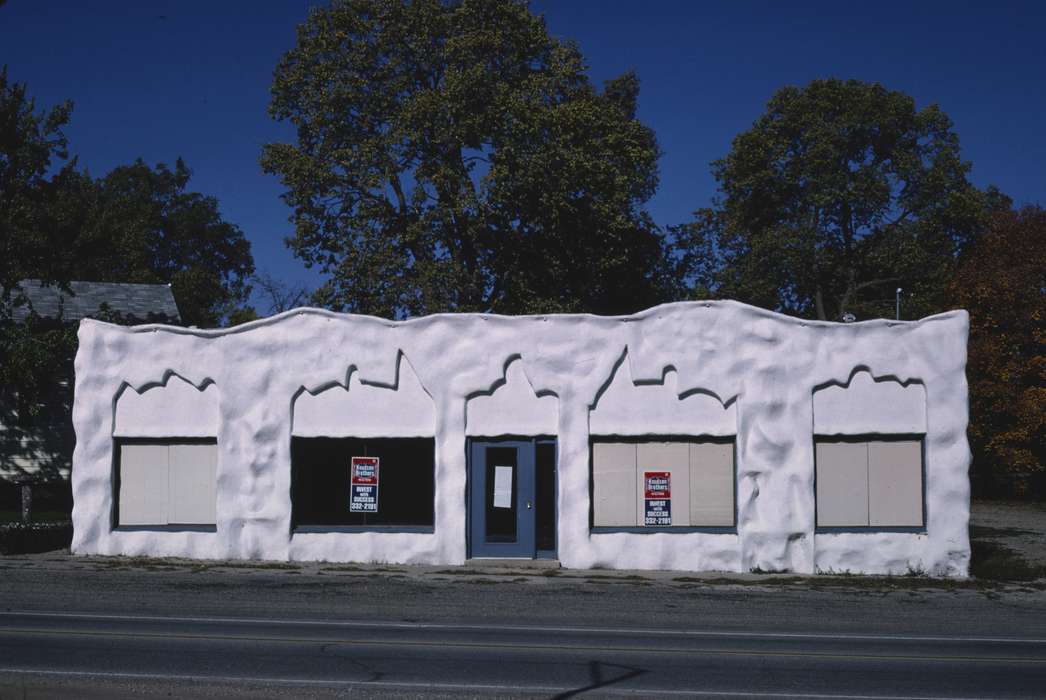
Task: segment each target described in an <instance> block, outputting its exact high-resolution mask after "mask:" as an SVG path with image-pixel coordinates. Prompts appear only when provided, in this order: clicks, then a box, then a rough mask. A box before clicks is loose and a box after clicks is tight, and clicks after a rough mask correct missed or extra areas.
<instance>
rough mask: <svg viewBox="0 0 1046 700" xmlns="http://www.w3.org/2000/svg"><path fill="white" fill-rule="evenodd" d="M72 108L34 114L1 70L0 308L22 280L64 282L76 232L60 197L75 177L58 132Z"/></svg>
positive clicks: (13, 297) (8, 304) (14, 296)
mask: <svg viewBox="0 0 1046 700" xmlns="http://www.w3.org/2000/svg"><path fill="white" fill-rule="evenodd" d="M71 111H72V104H71V103H69V102H64V103H62V104H60V105H58V106H56V107H54V108H52V109H50V110H42V111H38V110H37V109H36V105H35V102H34V100H33V99H32V98H31V97H30V96H29V94H28V92H27V89H26V86H25V84H23V83H15V82H12V81H10V80H9V79H8V76H7V67H6V66H5V67H3V68H0V309H2V308H6V309H7V310H8V313H9V310H10V307H11V305H12V304H14V303H17V301H18V299H17V297H18V296H19V295H18V283H19V282H20V281H21V280H23V279H26V278H27V277H36V278H39V279H43V280H45V281H47V282H55V281H57V282H64V281H67V280H68V275H69V267H70V263H71V261H72V259H73V258H72V255H71V252H72V241H73V240H74V239H75V236H76V233H77V229H76V227H75V226H71V225H69V221H68V219H67V218H66V217H64V216H62V215H61V207H59V206H58V203H59V202H60V201H61V193H62V192H63V191H64V190H65V188H66V187H67V185H68V183H69V182H70V181H72V180H74V179H75V178H76V177H77V173H76V169H75V165H76V164H75V160H70V159H69V157H68V143H67V141H66V137H65V134H64V133H63V131H62V129H63V127H65V126H66V124H68V122H69V115H70V113H71Z"/></svg>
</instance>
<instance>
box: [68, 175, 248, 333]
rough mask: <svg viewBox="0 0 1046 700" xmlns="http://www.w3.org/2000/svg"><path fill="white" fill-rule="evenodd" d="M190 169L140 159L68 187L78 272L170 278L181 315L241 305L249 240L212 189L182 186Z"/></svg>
mask: <svg viewBox="0 0 1046 700" xmlns="http://www.w3.org/2000/svg"><path fill="white" fill-rule="evenodd" d="M190 177H191V172H190V170H189V168H188V167H187V166H186V165H185V163H184V162H182V160H181V159H178V160H177V161H176V162H175V165H174V168H173V169H171V168H168V167H167V166H166V165H164V164H162V163H161V164H158V165H157V166H156V167H155V168H152V167H150V166H148V165H147V164H145V163H144V162H142V161H141V160H138V161H136V162H135V163H132V164H131V165H124V166H120V167H117V168H115V169H113V170H112V171H111V172H110V173H109V174H108V175H106V176H105V177H103V178H101V179H98V180H93V179H91V178H90V177H89V176H87V175H81V181H80V183H79V184H78V186H76V187H71V188H68V189H67V192H66V195H67V196H68V197H70V198H71V199H73V200H75V202H76V204H69V205H68V208H69V209H75V210H77V211H78V212H79V213H80V217H81V221H82V230H81V233H80V236H79V238H78V250H79V251H80V253H81V254H80V255H79V259H80V261H81V262H80V264H79V266H78V271H77V275H78V279H83V280H89V281H95V282H139V283H154V284H155V283H169V284H170V285H171V288H172V291H173V293H174V297H175V300H176V301H177V302H178V309H179V311H180V313H181V316H182V321H183V322H185V323H186V324H190V325H198V326H216V325H219V324H220V323H221V322H222V321H223V320H224V319H225V318H226V317H227V316H228V315H229V314H230V313H231V312H232V311H233V310H234V309H236V308H237V307H239V306H241V305H243V304H244V303H245V302H246V300H247V295H248V293H249V291H250V289H249V283H248V280H249V278H250V275H251V274H252V273H253V272H254V261H253V258H252V256H251V249H250V242H249V241H248V240H247V239H246V237H245V236H244V234H243V231H241V230H240V228H239V227H238V226H236V225H235V224H233V223H231V222H229V221H227V220H226V219H224V218H223V217H222V215H221V212H220V211H219V208H218V201H217V200H216V199H215V198H214V197H209V196H206V195H203V194H201V193H199V192H193V191H191V190H190V189H189V188H188V184H189V179H190Z"/></svg>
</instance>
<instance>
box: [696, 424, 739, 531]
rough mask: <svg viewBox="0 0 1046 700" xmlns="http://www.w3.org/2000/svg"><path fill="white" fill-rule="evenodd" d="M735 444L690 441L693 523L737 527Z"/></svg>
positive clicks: (707, 525)
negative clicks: (735, 514)
mask: <svg viewBox="0 0 1046 700" xmlns="http://www.w3.org/2000/svg"><path fill="white" fill-rule="evenodd" d="M734 481H735V477H734V444H733V443H732V442H695V443H690V525H691V526H702V527H733V525H734Z"/></svg>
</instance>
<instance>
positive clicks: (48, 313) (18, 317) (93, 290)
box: [13, 280, 180, 323]
mask: <svg viewBox="0 0 1046 700" xmlns="http://www.w3.org/2000/svg"><path fill="white" fill-rule="evenodd" d="M21 287H22V290H23V291H24V292H25V295H26V296H27V297H28V298H29V301H30V302H31V303H32V306H33V310H34V311H36V313H37V314H38V315H40V316H43V317H45V318H57V317H58V316H59V315H61V317H62V319H63V320H65V321H79V320H80V319H82V318H84V317H85V316H94V315H97V313H98V310H99V308H100V307H101V306H102V304H106V305H107V306H108V307H109V309H110V310H111V311H114V312H116V313H118V314H121V315H122V316H126V317H130V318H132V319H134V320H137V321H165V322H167V323H178V322H179V321H180V318H179V316H178V306H177V304H175V302H174V294H172V293H171V286H170V285H169V284H124V283H122V282H70V283H69V289H70V290H71V291H72V292H73V294H72V295H70V294H68V293H66V292H63V291H62V290H61V289H59V288H58V287H56V286H50V287H45V286H43V285H42V284H40V282H39V281H37V280H24V281H23V282H21ZM28 315H29V309H28V307H26V306H19V307H17V308H15V309H14V314H13V317H14V320H15V321H24V320H25V318H26V317H27V316H28Z"/></svg>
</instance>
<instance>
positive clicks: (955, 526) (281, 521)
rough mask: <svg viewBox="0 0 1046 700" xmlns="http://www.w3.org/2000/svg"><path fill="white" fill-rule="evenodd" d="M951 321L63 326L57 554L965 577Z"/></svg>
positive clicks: (746, 316) (962, 335)
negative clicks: (72, 368) (69, 411)
mask: <svg viewBox="0 0 1046 700" xmlns="http://www.w3.org/2000/svg"><path fill="white" fill-rule="evenodd" d="M967 326H968V323H967V316H966V314H965V312H961V311H957V312H951V313H947V314H942V315H938V316H933V317H930V318H926V319H923V320H921V321H911V322H900V321H886V320H877V321H866V322H861V323H853V324H837V323H823V322H812V321H803V320H800V319H795V318H791V317H787V316H783V315H780V314H776V313H772V312H769V311H764V310H761V309H757V308H754V307H750V306H746V305H744V304H739V303H735V302H728V301H721V302H692V303H679V304H669V305H665V306H660V307H657V308H654V309H650V310H648V311H645V312H642V313H639V314H636V315H633V316H622V317H596V316H588V315H562V316H527V317H502V316H492V315H482V314H460V315H458V314H448V315H436V316H429V317H424V318H417V319H411V320H408V321H402V322H393V321H387V320H382V319H378V318H372V317H363V316H354V315H345V314H336V313H331V312H326V311H320V310H315V309H300V310H295V311H290V312H287V313H284V314H281V315H279V316H275V317H272V318H269V319H264V320H261V321H256V322H254V323H250V324H246V325H244V326H240V327H236V328H231V329H227V330H217V331H200V330H191V329H184V328H176V327H170V326H161V325H147V326H136V327H130V328H128V327H120V326H113V325H109V324H105V323H100V322H97V321H91V320H85V321H83V322H82V323H81V326H80V349H79V353H78V355H77V358H76V392H75V406H74V410H73V421H74V426H75V429H76V438H77V441H76V449H75V453H74V458H73V463H74V466H73V476H72V479H73V495H74V508H73V523H74V537H73V550H74V551H75V552H77V553H85V554H87V553H89V554H126V555H149V556H185V557H199V558H248V559H271V560H293V561H298V560H328V561H358V562H399V563H430V564H431V563H440V564H460V563H463V562H464V561H465V560H467V559H469V558H474V557H524V558H532V557H549V558H557V559H559V560H560V561H561V562H562V564H563V565H564V566H566V567H574V568H586V567H596V566H601V567H609V568H629V569H678V570H691V571H700V570H717V571H734V572H742V571H752V570H756V571H791V572H797V573H815V572H844V571H848V572H855V573H856V572H864V573H892V574H901V573H907V572H909V571H919V572H925V573H928V574H932V575H941V576H965V575H966V574H967V570H968V563H969V540H968V534H967V525H968V519H969V480H968V475H967V469H968V466H969V449H968V446H967V442H966V423H967V387H966V378H965V374H964V371H965V363H966V337H967Z"/></svg>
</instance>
